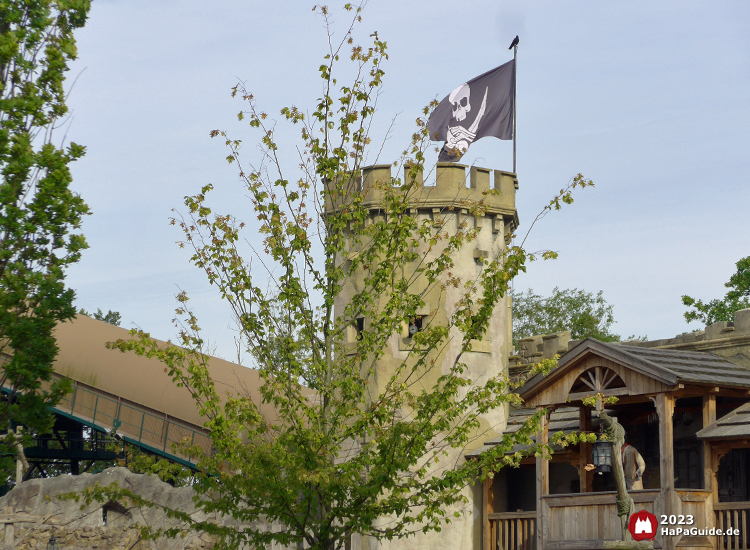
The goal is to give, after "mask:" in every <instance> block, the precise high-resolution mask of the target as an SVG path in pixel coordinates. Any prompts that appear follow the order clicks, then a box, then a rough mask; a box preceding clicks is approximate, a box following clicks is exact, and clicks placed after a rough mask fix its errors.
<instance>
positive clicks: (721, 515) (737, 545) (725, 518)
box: [714, 502, 750, 550]
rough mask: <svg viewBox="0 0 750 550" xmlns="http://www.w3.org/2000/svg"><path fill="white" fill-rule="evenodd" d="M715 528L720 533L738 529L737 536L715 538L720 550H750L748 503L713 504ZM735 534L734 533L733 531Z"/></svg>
mask: <svg viewBox="0 0 750 550" xmlns="http://www.w3.org/2000/svg"><path fill="white" fill-rule="evenodd" d="M714 512H715V513H716V527H717V528H718V529H721V530H722V532H724V531H726V530H727V529H729V528H730V527H731V528H732V529H738V530H739V534H738V535H731V536H730V535H723V536H721V537H717V540H718V548H719V549H720V550H750V532H749V531H748V530H750V523H748V520H749V519H750V502H719V503H716V504H714ZM735 532H736V531H735Z"/></svg>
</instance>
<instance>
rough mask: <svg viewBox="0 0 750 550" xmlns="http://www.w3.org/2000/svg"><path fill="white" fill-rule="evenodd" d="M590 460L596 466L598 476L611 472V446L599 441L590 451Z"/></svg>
mask: <svg viewBox="0 0 750 550" xmlns="http://www.w3.org/2000/svg"><path fill="white" fill-rule="evenodd" d="M591 460H592V462H593V463H594V466H596V473H598V474H599V475H601V474H603V473H604V472H610V471H611V470H612V444H611V443H610V442H609V441H602V440H599V441H597V442H596V443H594V445H593V448H592V450H591Z"/></svg>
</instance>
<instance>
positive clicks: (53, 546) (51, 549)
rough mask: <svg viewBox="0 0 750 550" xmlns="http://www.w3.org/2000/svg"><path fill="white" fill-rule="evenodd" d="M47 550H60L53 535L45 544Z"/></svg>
mask: <svg viewBox="0 0 750 550" xmlns="http://www.w3.org/2000/svg"><path fill="white" fill-rule="evenodd" d="M47 550H60V545H59V544H58V542H57V539H56V538H55V535H52V536H51V537H50V538H49V542H47Z"/></svg>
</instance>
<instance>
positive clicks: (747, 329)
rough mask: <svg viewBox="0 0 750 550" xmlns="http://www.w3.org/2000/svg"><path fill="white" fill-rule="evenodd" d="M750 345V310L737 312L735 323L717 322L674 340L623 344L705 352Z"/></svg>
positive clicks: (636, 341)
mask: <svg viewBox="0 0 750 550" xmlns="http://www.w3.org/2000/svg"><path fill="white" fill-rule="evenodd" d="M743 343H746V344H750V308H747V309H741V310H739V311H735V313H734V321H717V322H716V323H713V324H710V325H708V326H707V327H706V328H705V330H699V331H696V332H686V333H684V334H679V335H677V336H675V337H674V338H663V339H660V340H650V341H648V342H641V341H638V340H634V341H630V342H623V344H627V345H629V346H638V347H643V348H666V349H669V348H674V349H696V350H704V349H710V348H713V347H716V346H722V345H733V344H743Z"/></svg>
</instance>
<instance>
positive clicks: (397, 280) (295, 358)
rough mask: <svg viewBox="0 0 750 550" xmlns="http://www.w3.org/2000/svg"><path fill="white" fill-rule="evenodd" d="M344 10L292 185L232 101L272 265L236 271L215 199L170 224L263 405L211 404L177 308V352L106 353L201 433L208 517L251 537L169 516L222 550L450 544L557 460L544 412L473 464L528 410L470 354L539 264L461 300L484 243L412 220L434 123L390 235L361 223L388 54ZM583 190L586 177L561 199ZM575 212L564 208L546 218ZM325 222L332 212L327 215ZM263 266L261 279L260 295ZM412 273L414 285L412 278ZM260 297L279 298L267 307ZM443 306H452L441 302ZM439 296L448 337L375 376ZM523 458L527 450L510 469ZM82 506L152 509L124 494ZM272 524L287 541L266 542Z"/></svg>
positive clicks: (384, 187)
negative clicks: (439, 535) (351, 287)
mask: <svg viewBox="0 0 750 550" xmlns="http://www.w3.org/2000/svg"><path fill="white" fill-rule="evenodd" d="M347 9H349V10H352V11H353V12H354V13H353V20H352V23H351V26H350V27H349V29H348V31H347V32H346V33H344V38H343V40H342V41H341V42H340V43H336V42H334V41H333V34H332V31H330V27H328V25H329V15H328V10H327V9H326V8H321V11H322V13H323V17H324V20H325V24H326V26H327V28H329V43H330V44H332V46H331V50H330V52H329V54H328V55H327V56H326V58H325V62H324V64H322V65H321V66H320V68H319V72H320V76H321V78H322V79H323V84H324V86H323V90H324V91H323V95H322V97H321V98H319V99H318V100H317V102H316V105H315V106H314V108H313V110H312V113H311V114H310V115H308V114H306V111H304V110H301V109H298V108H297V107H286V108H284V109H282V110H281V117H282V119H283V120H284V121H286V122H288V123H290V124H292V125H295V126H296V127H298V128H299V129H300V134H301V138H302V140H301V141H302V144H301V145H300V146H299V148H298V151H295V152H294V153H293V155H294V156H293V158H294V166H295V168H294V169H293V170H292V172H291V173H288V172H287V168H286V165H285V163H284V161H283V157H282V152H281V151H280V149H279V147H278V145H277V143H276V141H275V138H274V125H273V124H274V123H271V122H269V121H268V118H269V117H268V115H267V114H266V113H264V112H263V111H261V110H259V108H258V107H257V106H256V102H255V98H254V97H253V95H252V94H250V93H248V92H247V91H246V90H245V89H244V87H243V86H242V85H241V84H239V85H237V86H236V87H235V88H234V89H233V95H235V96H238V97H239V98H241V99H242V100H243V101H244V102H246V104H247V110H246V111H245V112H243V113H241V115H240V116H238V119H239V120H245V121H247V122H248V123H249V126H250V127H251V128H252V129H255V130H257V131H258V132H259V140H260V143H261V151H262V154H261V155H260V158H259V159H257V160H255V161H250V163H249V164H246V162H245V158H244V157H243V156H241V154H240V153H241V145H242V143H241V141H240V140H237V139H233V138H231V137H229V135H228V134H227V132H225V131H219V130H216V131H214V132H212V133H211V135H212V136H214V137H219V138H221V139H222V141H223V142H224V143H225V144H226V146H227V147H228V148H229V156H228V158H227V160H228V161H229V162H231V163H233V164H234V165H236V166H237V167H238V170H239V172H240V178H241V180H242V181H243V182H244V186H245V190H244V192H245V194H247V195H248V196H249V198H250V201H251V203H252V209H253V211H254V215H255V217H256V218H257V221H258V224H259V229H253V230H252V233H251V234H252V235H255V236H256V237H257V234H258V233H260V236H261V238H262V239H263V241H262V245H261V246H253V248H252V250H251V252H250V259H248V258H246V256H245V255H243V252H242V249H241V247H242V246H243V243H244V242H245V238H244V234H245V233H243V230H245V232H246V227H245V224H244V223H243V222H241V221H240V220H237V219H236V218H234V217H233V216H231V215H225V214H215V213H213V212H212V210H211V207H210V206H209V203H208V196H209V194H210V193H211V191H212V189H213V186H212V185H206V186H205V187H204V188H203V189H202V190H201V192H200V193H198V194H197V195H194V196H189V197H186V199H185V205H186V207H187V209H188V213H187V214H186V215H185V216H182V215H177V216H176V217H175V219H173V220H172V223H173V224H174V225H177V226H178V227H180V228H181V229H182V230H183V231H184V234H185V239H184V241H183V243H182V246H186V247H188V248H189V249H192V253H193V254H192V262H193V263H194V264H195V265H196V266H197V267H199V268H200V269H202V270H203V271H204V272H205V274H206V277H207V278H208V280H209V282H210V283H211V284H213V285H216V286H217V288H218V289H219V292H220V294H221V296H222V297H223V298H224V299H225V300H226V301H227V302H228V304H229V306H230V307H231V308H232V310H233V314H234V318H235V319H236V320H237V321H238V325H239V335H240V337H241V343H242V346H243V348H244V350H245V351H247V352H249V353H250V354H251V355H252V356H253V358H254V360H255V363H256V365H257V368H258V374H259V375H260V379H261V386H260V395H261V402H258V401H254V400H253V399H252V398H251V397H250V396H248V395H246V394H244V393H242V392H238V393H234V394H228V395H224V394H223V393H222V392H220V391H219V389H217V387H216V386H215V385H214V383H213V381H212V379H211V372H210V369H209V363H208V357H207V353H206V342H205V340H204V339H203V337H202V335H201V332H200V329H199V325H198V320H197V318H196V317H195V316H194V314H193V313H192V311H191V310H190V309H189V307H188V296H187V294H185V293H184V292H183V293H180V294H179V295H178V300H179V302H180V306H179V308H178V310H177V313H178V318H179V319H181V323H182V325H181V328H182V330H181V332H180V341H179V344H180V345H179V346H175V345H167V346H165V345H163V344H160V343H158V342H156V341H154V340H152V339H151V338H150V337H149V335H148V334H146V333H143V332H140V331H132V334H134V335H136V338H135V339H132V340H128V341H118V342H114V343H112V344H111V347H114V348H117V349H120V350H122V351H131V352H135V353H137V354H139V355H143V356H147V357H152V358H157V359H158V360H160V361H161V362H162V363H163V364H164V365H165V367H166V370H167V372H168V373H169V374H170V376H171V377H172V378H173V380H174V381H175V383H177V384H178V385H181V386H184V387H186V388H187V389H188V390H189V391H190V392H191V394H192V395H193V396H194V398H195V399H196V403H197V407H198V409H199V411H200V413H201V415H203V416H204V417H205V418H206V419H207V422H206V424H205V428H206V429H207V430H208V432H209V433H210V436H211V439H212V441H213V445H212V449H211V451H210V453H207V452H205V451H204V450H203V449H201V448H197V447H190V446H189V445H185V446H183V449H182V452H183V453H184V454H185V455H190V456H193V457H196V456H197V457H199V472H198V473H197V474H196V478H195V484H194V485H193V486H194V488H195V489H196V491H197V493H198V497H197V500H196V503H197V505H198V506H199V508H201V509H202V511H203V512H205V516H203V517H212V514H214V513H217V514H222V515H225V516H230V517H232V518H235V519H237V520H239V521H240V522H241V524H242V525H245V526H246V527H245V528H243V529H242V530H238V529H232V528H228V527H222V526H220V525H217V524H215V523H212V522H211V521H210V520H203V521H196V520H195V519H194V518H192V517H190V516H188V515H187V514H184V513H182V512H181V511H179V510H167V513H169V514H171V515H172V517H178V518H180V519H182V520H183V521H184V522H185V525H186V527H188V528H194V529H201V530H204V531H206V532H208V533H212V534H215V535H217V536H219V538H220V540H219V543H218V546H217V548H218V549H223V548H236V547H241V546H243V545H249V546H250V547H265V546H267V545H269V544H272V543H279V544H283V545H303V544H304V545H307V546H308V547H309V548H312V549H316V550H334V549H339V548H342V545H343V544H344V541H345V539H346V536H347V534H348V533H351V532H357V533H361V534H363V535H366V536H371V537H375V538H377V539H389V540H390V539H398V538H403V537H407V536H409V535H411V534H413V533H417V532H420V531H430V530H440V529H441V527H442V526H443V525H444V524H445V523H447V522H450V521H451V520H453V519H454V515H453V514H454V513H455V514H458V513H459V512H458V510H459V509H460V508H459V505H464V504H465V502H466V497H465V496H464V495H465V489H466V487H467V485H469V484H471V483H474V482H476V481H477V480H478V479H482V478H483V477H486V476H488V475H492V474H493V473H494V472H495V471H496V470H497V469H499V468H500V467H502V466H503V465H513V464H518V462H519V461H520V459H521V458H522V457H523V456H524V453H526V454H529V453H531V454H533V453H536V452H545V453H546V450H545V449H544V448H543V447H544V446H541V445H537V444H535V443H534V442H533V441H532V439H531V436H532V435H533V434H534V431H535V430H536V427H537V425H538V420H539V418H540V415H541V414H544V411H540V412H538V413H537V414H535V415H533V416H532V417H531V418H530V420H529V421H528V422H527V424H526V425H525V426H523V427H522V428H521V429H520V430H518V431H517V432H515V433H513V434H506V435H505V436H503V438H502V442H501V443H500V444H499V445H497V446H495V447H494V448H493V449H492V450H489V451H487V452H486V453H484V454H483V455H482V456H481V457H479V458H478V459H476V460H469V461H464V460H462V459H461V456H462V454H463V453H462V451H463V449H465V447H466V446H467V445H468V444H470V443H471V442H472V441H473V440H474V438H476V437H478V435H477V434H478V433H479V432H478V430H479V429H480V427H481V420H482V419H483V415H485V414H487V413H488V412H490V411H493V410H496V409H498V408H499V407H503V406H505V405H506V404H508V403H519V402H520V399H519V397H518V395H517V394H516V393H514V391H513V390H514V389H515V387H516V386H515V385H514V384H513V383H511V382H510V381H509V380H507V378H506V377H505V376H504V375H502V374H500V375H497V376H491V377H487V376H486V375H485V374H484V373H483V375H482V378H478V377H477V376H476V375H471V374H470V372H471V371H470V370H469V369H468V367H467V364H466V363H465V362H464V361H465V360H466V359H465V358H466V354H467V353H468V352H469V351H470V350H471V346H472V341H475V340H481V339H482V338H483V337H484V335H485V334H486V332H487V330H488V327H489V322H490V318H491V317H492V315H493V314H495V312H496V311H497V310H498V307H500V308H501V307H502V303H503V302H502V298H503V297H504V296H505V294H506V292H508V288H509V284H510V281H511V280H512V279H513V278H514V277H515V276H516V275H517V274H518V273H519V272H520V271H523V270H525V263H526V261H527V254H526V252H525V251H524V250H523V248H521V247H510V248H509V249H508V250H505V251H503V252H502V253H500V254H499V255H497V256H495V257H489V258H486V259H484V261H483V262H482V263H481V264H480V265H481V267H480V268H477V270H478V275H477V276H476V277H475V278H472V279H470V280H462V279H461V278H459V277H458V276H457V275H456V274H455V273H454V270H455V264H454V260H455V258H456V254H457V252H458V251H459V250H461V249H462V247H464V246H471V245H472V243H473V242H474V240H475V239H476V238H477V234H478V233H477V232H478V230H477V229H474V228H467V227H462V228H460V229H459V230H458V231H456V232H455V234H452V235H451V234H449V233H448V232H444V231H443V230H441V227H440V226H439V225H438V224H435V223H433V222H432V220H425V221H420V220H419V218H418V217H417V216H414V215H413V213H412V210H413V209H414V207H415V201H416V200H417V197H418V196H419V193H420V192H421V190H420V188H419V186H418V185H417V184H416V183H415V176H416V174H417V173H418V172H419V171H421V170H423V168H424V160H425V151H426V148H427V147H431V146H432V145H431V144H430V142H429V136H428V133H427V117H428V115H429V113H430V109H429V108H426V109H425V110H424V111H423V116H422V117H420V118H419V119H418V120H417V130H416V131H415V133H414V134H413V136H412V139H411V142H410V144H409V145H408V147H407V149H406V150H405V152H404V154H403V156H402V158H401V159H400V161H399V162H398V163H397V165H398V166H399V167H401V168H405V167H410V169H408V170H407V176H406V178H405V181H388V182H382V184H376V185H378V191H379V192H380V194H381V196H382V200H381V201H380V204H379V208H380V213H381V214H382V215H381V216H380V218H378V219H375V220H374V221H372V223H365V222H366V221H368V222H369V221H370V220H371V218H369V208H368V207H367V206H366V205H365V204H364V201H365V197H366V190H363V189H361V187H360V186H359V184H358V179H357V178H358V173H359V170H360V169H361V168H362V166H363V163H364V162H365V158H366V153H367V151H368V145H369V144H370V136H369V133H368V130H369V127H370V124H371V119H372V116H373V114H374V112H375V101H376V99H377V96H378V93H379V89H380V87H381V85H382V78H383V74H384V73H383V69H382V64H383V62H384V61H385V60H386V59H387V53H386V52H387V48H386V43H385V42H384V41H382V40H380V38H379V37H378V35H377V33H375V34H373V35H371V38H372V42H371V45H370V46H369V47H366V48H365V47H360V46H356V45H354V41H353V38H352V29H353V27H354V25H355V24H356V22H357V21H359V18H360V16H359V12H360V9H361V8H356V7H352V6H348V7H347ZM344 50H347V51H346V54H344ZM344 55H346V56H347V57H348V58H349V60H350V61H351V62H352V67H353V68H352V69H351V70H350V72H349V77H347V78H348V79H347V82H350V83H349V84H348V85H342V84H340V83H339V80H340V77H339V76H338V74H339V71H345V70H346V69H342V68H340V67H339V64H338V63H337V61H339V59H340V57H343V56H344ZM587 184H590V182H587V181H586V180H583V178H582V177H581V178H580V180H578V179H576V180H574V181H573V182H571V184H570V186H569V187H568V191H569V190H572V189H573V188H575V187H585V186H586V185H587ZM571 201H572V198H571V197H570V195H569V193H567V192H565V191H564V192H562V194H561V196H560V197H556V198H555V199H554V200H553V201H552V206H551V207H550V208H551V209H552V208H555V207H556V206H555V205H559V203H560V202H562V203H569V202H571ZM325 204H329V205H338V206H337V207H336V208H332V209H330V210H329V211H327V212H326V211H325V209H324V206H323V205H325ZM462 206H465V208H466V209H467V210H468V211H470V212H472V213H477V214H478V213H481V212H482V211H483V210H484V208H485V205H484V203H483V201H478V202H476V203H467V204H465V205H462ZM445 215H446V216H448V215H451V213H450V212H446V213H445ZM355 250H356V253H354V251H355ZM251 264H253V265H255V266H258V265H261V266H263V267H264V268H265V272H264V273H261V276H258V275H257V274H255V273H253V272H252V270H251ZM407 265H408V266H413V268H414V276H405V275H404V273H405V272H404V266H407ZM265 277H268V278H269V279H270V280H271V281H272V285H271V289H270V290H269V289H268V288H267V287H266V284H265V280H264V279H265ZM355 278H356V280H357V281H358V283H357V289H356V291H355V292H354V293H353V294H352V295H351V300H350V301H349V302H348V303H347V304H345V305H343V306H342V305H340V306H339V307H338V308H337V309H336V310H334V303H335V302H336V300H337V298H338V297H339V296H340V295H341V293H342V290H343V289H344V287H345V285H346V284H347V281H350V280H353V279H355ZM260 281H262V282H263V284H261V282H260ZM448 289H450V291H451V293H452V294H451V296H453V297H455V300H454V298H451V299H450V300H448V298H447V291H448ZM431 292H434V293H435V294H434V295H435V296H440V300H441V303H442V304H444V305H445V309H446V310H447V311H448V315H447V319H446V320H445V322H444V323H443V322H435V323H425V324H424V325H423V327H422V330H421V331H420V332H418V333H416V334H415V335H414V336H413V338H412V339H411V348H410V349H409V350H408V351H405V352H404V353H403V358H402V360H401V362H400V363H399V364H397V365H395V366H392V367H389V373H388V375H387V376H385V377H384V376H383V371H382V370H378V365H380V364H381V363H380V362H381V361H382V360H383V358H384V356H385V354H386V352H388V350H389V349H390V347H389V346H390V343H389V342H391V341H393V339H394V337H398V338H400V335H401V330H402V325H403V323H404V322H406V321H407V320H409V319H415V318H416V317H417V316H418V312H419V311H420V310H422V309H423V308H425V306H426V303H425V296H427V295H428V294H429V293H431ZM360 318H364V319H366V320H367V325H366V327H365V330H363V331H362V332H360V334H359V335H358V337H357V338H355V339H353V340H352V339H349V338H347V334H348V333H349V332H350V330H351V327H352V325H355V324H356V323H357V320H358V319H360ZM269 342H270V345H269ZM449 346H450V347H452V348H453V349H454V350H456V351H455V352H453V351H452V352H451V355H450V360H448V361H445V362H444V363H439V364H442V368H441V369H436V368H434V366H435V365H436V364H438V361H443V360H444V358H445V353H446V351H445V350H446V349H447V348H448V347H449ZM552 367H553V365H552V364H545V365H543V367H542V368H547V369H549V368H552ZM438 370H439V371H440V372H436V371H438ZM270 409H272V410H273V411H274V412H273V413H269V410H270ZM517 444H524V445H528V446H529V447H528V450H527V451H524V452H523V453H520V452H519V453H513V454H506V453H508V452H509V451H510V450H511V449H512V448H513V447H514V446H515V445H517ZM85 498H86V499H92V498H96V499H109V498H113V499H118V498H127V499H130V500H132V501H133V502H138V503H139V505H144V506H149V505H151V504H150V503H148V502H146V501H145V500H144V499H142V498H139V497H137V496H135V495H132V494H129V493H128V492H127V491H126V490H124V489H122V488H114V487H109V488H100V489H96V490H94V491H92V492H90V493H88V494H87V495H85ZM261 518H264V519H265V520H267V521H271V522H280V523H281V524H283V525H284V529H281V530H279V531H277V530H273V531H271V530H266V529H264V528H261V529H258V528H254V527H253V526H252V525H253V522H255V521H256V520H259V519H261ZM151 534H152V535H153V534H155V533H153V532H152V533H151ZM167 534H171V535H176V532H175V531H172V532H169V533H167Z"/></svg>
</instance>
